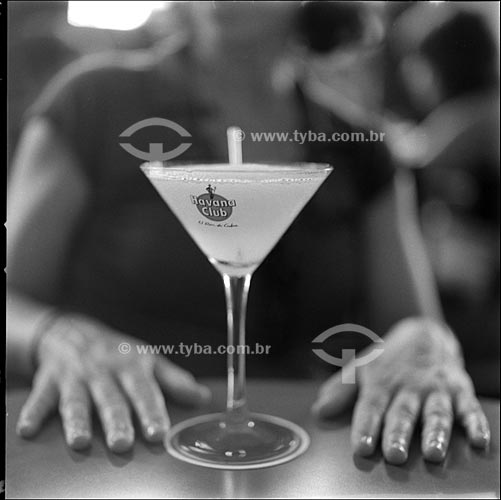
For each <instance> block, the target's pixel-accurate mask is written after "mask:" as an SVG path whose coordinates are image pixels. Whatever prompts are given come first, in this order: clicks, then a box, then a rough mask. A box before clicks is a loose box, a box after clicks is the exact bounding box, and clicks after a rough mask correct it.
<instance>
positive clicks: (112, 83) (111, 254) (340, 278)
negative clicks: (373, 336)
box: [31, 49, 393, 375]
mask: <svg viewBox="0 0 501 500" xmlns="http://www.w3.org/2000/svg"><path fill="white" fill-rule="evenodd" d="M162 61H163V62H162V64H163V65H164V66H163V68H164V69H163V70H162V71H160V69H159V64H158V59H157V57H156V56H155V55H145V54H123V53H122V54H116V55H109V56H106V57H92V58H88V59H84V60H81V61H78V62H77V63H74V64H72V65H71V66H70V67H68V68H67V69H65V70H64V71H63V72H62V73H61V74H60V75H58V76H57V77H56V79H55V80H54V81H53V82H52V83H51V84H50V85H49V87H48V88H47V89H46V90H45V92H44V93H43V94H42V96H41V97H40V99H39V100H38V102H37V103H36V105H35V106H34V108H33V109H32V110H31V114H32V115H38V116H43V117H44V118H46V119H48V120H49V121H50V122H51V123H52V125H53V126H54V127H55V129H56V130H57V132H58V133H59V134H60V135H61V137H63V138H64V139H65V140H66V142H67V144H68V145H69V147H70V148H71V149H72V150H73V152H74V154H75V156H76V159H77V160H78V164H79V166H80V168H81V169H82V170H83V172H84V173H85V175H86V177H87V179H88V181H89V183H90V185H91V187H92V196H91V202H90V203H89V206H88V208H87V210H86V213H85V214H84V216H83V217H82V220H81V222H80V224H79V227H78V228H77V230H76V231H75V236H74V238H73V241H72V245H71V251H70V252H69V254H68V256H67V260H66V262H65V263H64V266H65V268H64V269H65V271H64V277H65V283H64V288H63V290H62V291H61V299H60V303H59V305H60V306H61V307H64V308H67V309H69V310H73V311H79V312H82V313H85V314H89V315H92V316H94V317H97V318H99V319H101V320H102V321H104V322H106V323H108V324H110V325H111V326H113V327H115V328H117V329H119V330H121V331H123V332H126V333H129V334H132V335H135V336H137V337H139V338H142V339H145V340H146V341H148V342H151V343H153V344H176V343H178V342H180V341H182V342H184V343H187V344H189V343H193V342H196V343H198V344H199V345H203V344H212V345H220V344H225V342H226V313H225V302H224V292H223V285H222V280H221V278H220V276H219V275H218V273H217V272H216V270H215V269H214V268H213V267H212V266H211V264H210V263H209V262H208V261H207V259H206V257H205V256H204V255H203V254H202V252H201V251H200V250H199V249H198V247H197V246H196V245H195V243H194V242H193V241H192V240H191V238H190V237H189V236H188V234H187V233H186V231H185V230H184V228H183V227H182V226H181V224H180V223H179V222H178V220H177V219H176V217H175V216H174V215H173V214H172V212H171V211H170V210H169V208H168V207H167V206H166V204H165V203H164V202H163V201H162V200H161V199H160V197H159V195H158V194H157V193H156V191H155V190H154V189H153V187H152V186H151V184H150V183H149V181H148V180H147V179H146V178H145V177H144V175H143V174H142V172H141V171H140V169H139V165H140V164H141V160H139V159H137V158H135V157H134V156H132V155H130V154H129V153H127V152H126V151H125V150H124V149H123V148H122V147H121V146H120V144H119V142H120V139H119V135H120V134H121V132H123V131H124V130H125V129H127V128H128V127H130V126H131V125H132V124H134V123H136V122H138V121H140V120H144V119H146V118H151V117H161V118H166V119H169V120H172V121H174V122H176V123H178V124H180V125H181V126H183V127H184V128H185V129H186V130H188V131H189V132H190V133H191V135H192V138H191V143H192V145H191V147H190V148H189V149H188V150H187V151H186V152H185V153H183V154H182V155H181V157H179V158H178V159H179V161H183V162H186V161H187V162H226V158H221V157H219V156H218V154H217V152H216V151H215V150H214V148H212V147H211V143H210V140H209V139H208V138H207V136H206V133H205V131H206V130H207V123H210V120H211V113H212V112H213V109H212V108H211V104H210V103H208V102H207V100H206V98H205V97H204V95H200V93H195V92H193V90H192V89H191V88H190V71H189V70H190V68H189V64H190V62H189V57H188V56H187V55H186V50H185V49H182V50H179V51H177V52H175V53H172V54H171V55H169V56H167V57H165V56H163V58H162ZM165 65H167V66H165ZM166 67H167V68H169V69H170V70H168V71H165V68H166ZM297 103H298V106H299V108H300V110H301V112H302V116H303V129H304V130H305V131H307V130H313V131H316V132H323V133H326V134H327V135H329V134H331V133H332V132H334V131H338V132H350V131H354V130H355V129H354V127H352V126H350V125H349V124H348V123H346V122H345V121H343V120H341V119H339V118H338V117H336V116H333V115H332V113H331V112H329V111H328V110H326V109H323V108H322V107H320V106H319V105H317V104H315V103H313V102H312V101H311V100H310V99H309V98H307V97H306V96H305V95H303V93H302V92H301V90H300V88H299V87H298V90H297ZM122 142H123V141H122ZM129 142H131V143H132V142H133V144H134V146H135V147H137V148H138V149H142V150H144V151H147V150H148V149H149V144H150V143H155V142H157V143H163V144H164V146H163V147H164V150H165V151H167V150H172V149H174V148H175V147H177V146H178V145H179V144H180V142H184V140H183V139H182V138H180V137H179V135H177V134H176V133H175V132H169V130H167V129H165V128H162V127H149V128H148V129H144V130H143V131H141V132H137V133H136V134H135V135H134V137H133V138H131V139H130V140H129ZM303 159H304V160H305V161H315V162H327V163H330V164H332V165H333V166H334V168H335V169H334V172H333V173H332V174H331V176H330V177H329V178H328V180H327V181H326V182H325V183H324V185H323V186H322V187H321V188H320V190H319V191H318V192H317V194H316V195H315V196H314V197H313V199H312V200H311V201H310V202H309V204H308V205H307V206H306V208H305V209H304V210H303V212H302V213H301V214H300V215H299V216H298V218H297V219H296V221H295V222H294V223H293V224H292V226H291V227H290V229H289V230H288V231H287V232H286V234H285V235H284V237H283V238H282V239H281V241H280V242H279V244H278V245H277V246H276V247H275V249H274V250H273V251H272V252H271V253H270V255H269V257H268V258H267V259H266V261H265V262H264V263H263V264H262V266H261V267H260V268H259V269H258V270H257V271H256V273H255V275H254V277H253V282H252V286H251V290H250V296H249V304H248V322H247V327H248V328H247V332H248V333H247V339H248V341H247V343H248V344H249V345H250V346H251V347H252V346H253V345H254V343H255V342H260V343H261V344H263V345H265V344H269V345H271V350H270V353H271V354H270V355H269V356H266V357H265V358H266V359H264V358H263V357H261V358H260V359H259V360H258V359H257V358H258V357H257V356H250V357H249V361H248V363H249V367H250V371H251V373H250V374H251V375H260V374H261V375H262V374H267V373H275V374H276V373H279V374H284V375H285V374H289V375H304V374H305V373H307V372H308V371H309V370H310V367H311V364H310V362H311V360H312V359H313V358H315V357H314V356H313V355H312V354H311V344H310V343H311V340H312V339H313V338H314V337H315V336H317V335H318V334H319V333H321V332H322V331H324V330H325V329H327V328H329V327H331V326H334V325H336V324H340V323H345V322H362V324H365V326H369V325H367V323H364V319H363V318H364V310H365V297H364V290H365V285H364V283H365V281H366V278H365V269H364V255H365V254H366V252H367V251H368V249H367V248H364V247H363V244H362V239H361V232H360V231H361V227H360V221H361V217H362V216H363V215H364V211H365V210H366V207H367V206H368V204H369V203H370V201H371V200H372V199H373V198H374V197H375V196H376V195H377V194H378V193H379V192H380V191H381V190H382V189H383V188H384V187H385V186H387V185H388V184H389V182H390V180H391V178H392V176H393V168H392V166H391V162H390V158H389V155H388V153H387V150H386V148H385V146H384V144H383V143H381V142H362V143H360V142H351V143H348V142H346V143H342V142H336V143H334V142H330V143H329V142H325V143H321V142H315V143H313V142H312V143H309V144H305V147H304V158H303ZM270 216H272V214H270ZM251 239H252V235H249V240H251ZM171 357H172V358H173V359H174V361H175V362H178V363H180V364H181V365H184V366H187V367H189V368H191V369H193V370H194V371H195V372H196V373H198V374H209V373H223V372H224V369H225V365H224V358H223V356H213V357H212V358H211V357H209V356H196V357H194V358H190V359H184V358H183V356H171ZM318 361H319V363H320V364H321V363H324V362H322V361H320V360H318ZM254 363H255V366H258V365H259V366H261V365H263V366H265V365H266V366H268V367H269V368H270V367H271V368H272V371H271V372H269V371H267V370H264V369H261V368H260V370H259V373H257V372H253V371H252V367H253V366H254ZM291 366H292V369H291V368H290V367H291Z"/></svg>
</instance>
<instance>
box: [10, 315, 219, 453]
mask: <svg viewBox="0 0 501 500" xmlns="http://www.w3.org/2000/svg"><path fill="white" fill-rule="evenodd" d="M138 342H139V341H137V340H136V339H132V338H130V337H126V336H124V335H120V334H118V333H116V332H115V331H112V330H111V329H110V328H108V327H106V326H104V325H102V324H100V323H97V322H95V321H91V320H89V319H87V318H83V317H75V316H61V317H59V318H58V319H56V320H55V321H54V322H53V323H51V325H50V326H49V327H48V329H47V330H46V331H45V332H44V334H43V336H42V337H41V339H40V342H39V344H38V346H37V352H36V356H37V359H38V369H37V371H36V373H35V376H34V380H33V386H32V390H31V393H30V395H29V397H28V399H27V401H26V403H25V404H24V406H23V408H22V410H21V413H20V416H19V420H18V423H17V432H18V434H19V435H20V436H23V437H32V436H34V435H35V434H37V432H38V431H39V430H40V428H41V426H42V423H43V421H44V420H45V419H46V418H47V417H48V415H49V414H50V413H52V412H53V411H54V410H55V409H56V408H57V407H58V408H59V414H60V416H61V419H62V423H63V429H64V434H65V438H66V442H67V443H68V445H69V446H70V447H71V448H73V449H82V448H85V447H87V446H89V444H90V442H91V439H92V425H91V409H92V403H93V405H94V406H95V408H96V410H97V413H98V415H99V418H100V421H101V425H102V427H103V430H104V434H105V437H106V443H107V445H108V447H109V448H110V450H112V451H114V452H117V453H120V452H124V451H127V450H128V449H130V448H131V446H132V444H133V442H134V427H133V424H132V416H131V408H130V407H131V406H132V408H133V409H134V411H135V413H136V415H137V417H138V421H139V422H140V425H141V429H142V433H143V435H144V437H145V438H146V439H147V440H148V441H152V442H156V441H161V440H162V439H163V437H164V434H165V432H166V431H167V429H168V428H169V417H168V414H167V410H166V407H165V401H164V396H163V394H162V390H163V391H164V392H165V394H166V397H167V399H171V400H175V401H178V402H181V403H184V404H200V403H205V402H207V401H208V400H209V399H210V391H209V389H208V388H207V387H205V386H202V385H200V384H198V383H197V382H196V381H195V379H194V377H193V376H192V375H191V374H190V373H188V372H186V371H184V370H182V369H181V368H179V367H177V366H176V365H174V364H173V363H172V362H170V361H168V360H167V359H166V358H164V357H161V356H154V355H152V354H138V352H137V350H136V348H135V346H136V344H137V343H138Z"/></svg>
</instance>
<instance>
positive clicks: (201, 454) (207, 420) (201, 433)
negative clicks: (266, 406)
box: [166, 413, 310, 470]
mask: <svg viewBox="0 0 501 500" xmlns="http://www.w3.org/2000/svg"><path fill="white" fill-rule="evenodd" d="M309 444H310V438H309V436H308V434H307V433H306V431H304V430H303V429H302V428H301V427H299V426H298V425H296V424H293V423H292V422H289V421H288V420H284V419H282V418H278V417H272V416H270V415H262V414H257V413H251V414H250V415H249V417H248V419H247V420H246V421H245V422H243V423H240V424H231V425H230V424H228V423H227V421H226V416H225V414H223V413H213V414H211V415H203V416H201V417H196V418H191V419H189V420H186V421H184V422H181V423H180V424H178V425H175V426H174V427H172V429H171V430H170V432H169V434H168V436H167V440H166V447H167V451H168V452H169V453H170V454H171V455H172V456H173V457H175V458H177V459H179V460H182V461H184V462H188V463H191V464H195V465H201V466H202V467H211V468H213V469H232V470H234V469H260V468H262V467H272V466H273V465H279V464H283V463H285V462H288V461H290V460H292V459H294V458H296V457H298V456H299V455H301V454H302V453H304V452H305V451H306V449H307V448H308V445H309Z"/></svg>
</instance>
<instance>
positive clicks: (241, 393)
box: [141, 162, 332, 469]
mask: <svg viewBox="0 0 501 500" xmlns="http://www.w3.org/2000/svg"><path fill="white" fill-rule="evenodd" d="M141 169H142V171H143V172H144V174H145V175H146V176H147V177H148V179H149V180H150V181H151V183H152V184H153V186H154V187H155V188H156V190H157V191H158V193H159V194H160V196H161V197H162V198H163V199H164V200H165V202H166V203H167V205H168V206H169V207H170V209H171V210H172V211H173V212H174V214H175V215H176V216H177V218H178V219H179V221H180V222H181V224H182V225H183V226H184V227H185V229H186V231H188V233H189V234H190V236H191V237H192V238H193V240H194V241H195V242H196V243H197V245H198V246H199V248H200V249H201V250H202V252H203V253H204V254H205V255H206V256H207V257H208V259H209V261H210V262H211V263H212V265H213V266H214V267H215V268H216V269H217V270H218V271H219V272H220V274H221V275H222V278H223V281H224V287H225V293H226V302H227V322H228V347H227V358H228V359H227V361H228V394H227V404H226V412H224V413H217V414H211V415H204V416H201V417H196V418H192V419H189V420H186V421H184V422H182V423H180V424H178V425H176V426H174V427H173V428H172V429H171V430H170V432H169V434H168V436H167V442H166V447H167V450H168V451H169V453H170V454H171V455H173V456H174V457H176V458H178V459H180V460H183V461H185V462H189V463H193V464H197V465H202V466H205V467H212V468H217V469H256V468H261V467H269V466H272V465H278V464H281V463H284V462H287V461H289V460H292V459H293V458H295V457H297V456H299V455H300V454H301V453H303V452H304V451H305V450H306V449H307V447H308V445H309V437H308V435H307V433H306V432H305V431H304V430H303V429H302V428H301V427H299V426H297V425H296V424H293V423H292V422H289V421H287V420H284V419H282V418H278V417H274V416H269V415H262V414H256V413H250V412H249V410H248V408H247V401H246V392H245V381H246V377H245V353H246V345H245V312H246V302H247V293H248V290H249V285H250V281H251V276H252V273H253V272H254V271H255V270H256V268H257V267H258V266H259V265H260V264H261V262H262V261H263V260H264V259H265V257H266V256H267V255H268V253H269V252H270V250H271V249H272V248H273V247H274V246H275V244H276V243H277V241H278V240H279V239H280V237H281V236H282V235H283V233H284V232H285V231H286V229H287V228H288V227H289V226H290V224H291V223H292V222H293V220H294V219H295V218H296V216H297V215H298V213H299V212H300V211H301V210H302V208H303V207H304V205H305V204H306V203H307V202H308V200H309V199H310V198H311V197H312V196H313V194H314V193H315V192H316V191H317V189H318V188H319V187H320V185H321V184H322V183H323V181H324V180H325V179H326V178H327V176H328V175H329V174H330V172H331V171H332V167H330V166H329V165H325V164H312V163H308V164H294V165H290V164H289V165H267V164H255V163H235V164H232V163H230V164H208V165H168V164H163V163H161V162H152V163H146V164H143V165H142V166H141Z"/></svg>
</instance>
